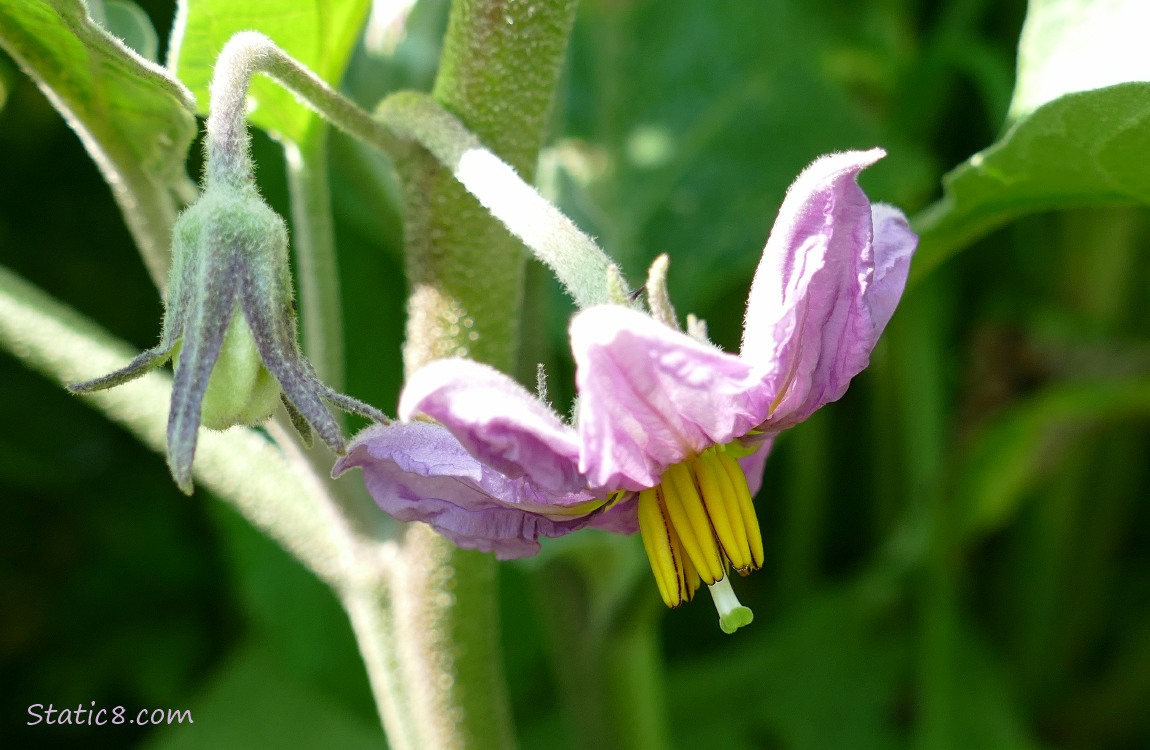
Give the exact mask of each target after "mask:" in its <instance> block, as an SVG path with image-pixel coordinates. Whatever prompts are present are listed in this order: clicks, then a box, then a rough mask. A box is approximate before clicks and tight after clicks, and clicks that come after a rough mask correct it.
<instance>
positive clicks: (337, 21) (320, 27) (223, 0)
mask: <svg viewBox="0 0 1150 750" xmlns="http://www.w3.org/2000/svg"><path fill="white" fill-rule="evenodd" d="M367 7H368V2H367V0H329V1H328V2H322V3H299V2H294V1H293V0H258V1H255V2H244V3H234V2H230V0H180V2H179V12H178V13H177V21H176V25H175V26H174V27H173V30H172V39H171V45H172V49H171V50H169V53H168V54H169V58H168V67H169V68H170V69H171V70H172V71H173V72H174V73H176V75H177V76H179V78H180V80H181V81H183V82H184V84H185V85H186V86H187V87H188V88H189V89H191V90H192V93H193V94H195V97H196V104H197V109H198V111H199V113H200V114H201V115H207V113H208V83H209V82H210V81H211V78H212V68H213V65H214V64H215V60H216V55H218V54H219V53H220V50H221V49H222V48H223V46H224V44H225V43H226V42H227V41H228V39H230V38H231V36H232V34H235V33H237V32H240V31H248V30H251V29H258V30H259V31H261V32H263V33H264V34H266V35H267V36H269V37H270V38H271V40H272V41H273V42H275V43H276V44H277V45H278V46H279V47H280V48H281V49H283V50H284V51H286V52H287V53H288V54H289V55H291V56H292V57H294V58H295V59H296V60H299V61H300V62H301V63H303V64H304V65H306V66H308V67H309V68H310V69H311V70H312V71H314V72H315V74H316V75H318V76H319V77H320V78H322V79H324V80H325V81H329V82H333V81H334V82H336V83H338V82H339V80H340V79H341V78H342V76H343V72H344V69H345V67H346V65H347V60H348V57H349V56H350V55H351V51H352V49H353V48H354V46H355V43H356V39H357V38H358V36H359V30H360V28H361V26H362V24H363V17H364V14H365V13H366V12H367ZM260 79H262V76H260V77H259V78H257V79H256V81H254V82H253V84H252V88H251V94H250V96H251V98H252V100H253V104H254V106H253V108H252V111H251V115H250V118H249V120H250V122H251V123H252V124H253V125H256V126H257V127H261V128H264V129H265V130H267V131H269V132H271V133H273V134H275V135H276V136H277V137H280V138H284V139H286V140H289V141H293V142H295V143H297V144H298V143H300V142H302V141H304V140H306V139H307V136H308V131H309V129H310V128H312V127H313V126H314V124H315V122H317V118H316V116H315V114H314V113H313V112H312V111H311V110H310V109H308V108H307V107H306V106H305V105H303V104H301V103H300V102H298V101H296V98H295V96H294V95H293V94H292V93H291V92H290V91H287V90H285V89H284V88H283V87H281V86H278V85H276V84H274V83H272V82H271V81H268V80H260Z"/></svg>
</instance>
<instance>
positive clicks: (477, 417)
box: [399, 359, 586, 492]
mask: <svg viewBox="0 0 1150 750" xmlns="http://www.w3.org/2000/svg"><path fill="white" fill-rule="evenodd" d="M417 414H426V415H427V416H429V417H431V418H432V419H435V420H437V421H438V422H440V423H441V424H442V425H443V426H444V427H446V428H447V429H448V430H450V431H451V433H452V434H453V435H455V437H456V438H457V439H458V440H459V442H460V443H462V444H463V447H465V448H466V449H467V451H468V452H469V453H471V455H473V456H475V457H476V458H478V459H479V460H480V461H482V462H483V463H485V464H487V465H488V466H491V467H493V468H494V469H496V470H498V471H500V472H502V473H503V474H505V475H506V476H508V477H510V478H512V479H517V478H519V477H524V476H525V477H528V478H529V479H531V481H532V482H534V483H535V484H537V485H539V486H540V487H545V488H547V489H549V490H552V491H555V492H574V491H577V490H581V489H583V488H584V487H586V483H585V482H584V481H583V477H582V475H581V474H580V472H579V467H578V461H579V442H578V436H577V435H576V434H575V431H574V430H572V429H571V428H570V427H568V426H567V425H566V424H564V423H563V421H562V420H561V419H559V417H558V416H557V415H556V414H555V413H554V412H553V411H551V410H550V409H549V408H547V406H545V405H544V404H543V403H541V402H540V401H539V400H538V399H537V398H535V397H534V396H533V395H531V394H530V393H529V392H528V391H527V390H526V389H525V388H523V386H521V385H519V384H518V383H516V382H515V381H514V380H512V379H511V378H509V377H507V376H506V375H504V374H503V373H501V372H499V371H498V370H496V369H494V368H492V367H488V366H487V365H482V364H479V363H478V362H472V361H471V360H466V359H443V360H438V361H435V362H432V363H431V364H429V365H427V366H426V367H423V368H422V369H420V370H418V371H417V372H416V373H415V374H414V375H413V376H412V377H411V379H410V380H409V381H408V383H407V386H406V387H405V388H404V389H403V395H402V396H400V399H399V416H400V418H401V419H411V418H412V417H414V416H416V415H417Z"/></svg>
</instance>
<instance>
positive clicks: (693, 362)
mask: <svg viewBox="0 0 1150 750" xmlns="http://www.w3.org/2000/svg"><path fill="white" fill-rule="evenodd" d="M571 348H572V351H573V352H574V354H575V362H576V364H577V365H578V369H577V371H576V375H575V379H576V385H577V386H578V389H579V435H580V437H581V438H582V452H581V454H580V460H579V467H580V469H581V470H582V471H583V473H584V475H585V476H586V477H587V481H588V483H589V485H590V486H591V487H592V488H598V489H604V490H616V489H628V490H640V489H644V488H646V487H651V486H654V485H655V484H658V482H659V479H660V478H661V477H662V474H663V472H664V471H665V470H666V469H667V467H669V466H671V465H672V464H676V463H678V462H679V461H682V460H683V459H685V458H687V457H689V456H692V455H694V454H697V453H699V452H700V451H702V450H703V449H705V448H708V447H710V446H712V445H715V444H716V443H726V442H729V441H730V440H732V439H733V438H735V437H738V436H740V435H743V434H744V433H746V432H747V431H748V430H750V429H751V428H753V427H754V426H755V425H757V424H759V423H760V422H762V421H763V419H765V418H766V416H767V410H768V408H769V405H770V396H771V394H770V393H767V392H764V390H763V388H762V387H761V385H760V378H759V376H758V374H756V373H754V372H752V369H751V367H750V366H749V365H747V364H746V363H745V362H743V361H742V360H741V359H739V358H738V357H736V356H734V355H731V354H727V353H725V352H722V351H720V350H718V349H716V348H715V347H713V346H709V345H707V344H704V343H701V342H699V341H696V340H695V339H692V338H690V337H689V336H686V335H684V334H682V333H679V332H678V331H674V330H671V329H670V328H668V327H667V326H665V325H663V324H661V323H658V322H657V321H655V320H653V319H651V318H650V317H648V316H646V315H643V314H642V313H639V312H636V311H634V310H629V309H627V308H624V307H618V306H613V305H604V306H601V307H593V308H590V309H588V310H584V311H583V312H581V313H579V314H578V315H577V316H576V317H575V320H574V321H573V322H572V324H571Z"/></svg>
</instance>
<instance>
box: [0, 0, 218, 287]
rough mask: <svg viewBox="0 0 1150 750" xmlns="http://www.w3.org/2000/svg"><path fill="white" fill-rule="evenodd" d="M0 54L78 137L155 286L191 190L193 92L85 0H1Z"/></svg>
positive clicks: (163, 273)
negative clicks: (106, 26)
mask: <svg viewBox="0 0 1150 750" xmlns="http://www.w3.org/2000/svg"><path fill="white" fill-rule="evenodd" d="M0 46H3V47H4V49H6V50H7V51H8V52H9V53H10V54H11V55H12V56H13V57H14V58H16V60H17V61H18V62H19V63H20V65H21V67H23V68H24V70H25V71H27V73H28V74H29V75H30V76H32V78H33V79H35V81H36V83H37V85H39V86H40V89H41V90H42V91H43V92H44V93H45V94H46V95H47V97H48V98H49V100H51V102H52V104H53V106H55V107H56V109H58V110H59V111H60V113H61V114H63V115H64V118H65V119H66V120H67V121H68V124H69V125H70V126H71V127H72V129H73V130H75V131H76V134H77V135H79V136H80V140H81V141H83V143H84V147H85V148H86V149H87V150H88V153H89V154H90V155H91V157H92V159H93V160H94V161H95V162H96V164H97V165H98V166H99V167H100V171H101V172H102V173H103V175H104V179H105V180H107V182H108V184H109V185H110V186H111V188H112V193H113V194H114V195H115V197H116V201H117V203H119V205H120V209H121V210H122V211H123V212H124V216H125V218H126V220H127V223H128V226H129V228H130V229H131V230H132V234H133V236H134V238H135V240H136V243H137V244H138V245H139V246H140V249H141V251H142V252H143V253H144V258H145V260H146V261H147V262H148V263H149V270H150V271H151V272H152V276H153V278H154V279H157V280H161V279H163V278H165V277H166V276H167V273H166V268H167V262H168V238H169V236H170V232H171V225H172V222H173V221H174V220H175V215H176V212H177V210H178V209H179V207H180V201H179V200H178V199H177V198H176V197H175V195H177V194H178V193H180V192H181V191H184V190H186V186H187V176H186V175H185V173H184V160H185V158H186V156H187V151H188V147H189V145H190V144H191V142H192V139H193V138H194V137H195V133H196V122H195V117H194V103H193V101H192V98H191V95H190V94H189V93H188V91H187V90H186V89H185V88H184V87H183V86H182V85H180V83H179V82H178V81H176V80H175V79H174V78H172V77H171V76H170V75H168V73H167V72H166V71H164V70H163V69H162V68H159V67H157V66H155V65H153V64H151V63H150V62H148V61H147V60H145V59H144V58H142V57H140V56H139V55H137V54H135V53H134V52H132V51H131V50H129V49H128V48H127V47H125V46H124V45H123V44H122V43H120V42H119V41H117V40H116V39H114V38H112V37H111V36H109V35H108V34H107V33H106V32H104V30H103V29H101V28H100V27H98V26H97V25H96V24H95V23H93V22H92V19H91V18H90V17H89V16H88V13H87V11H86V10H85V8H84V5H83V3H82V2H80V0H47V1H46V2H26V1H25V0H3V1H2V2H0Z"/></svg>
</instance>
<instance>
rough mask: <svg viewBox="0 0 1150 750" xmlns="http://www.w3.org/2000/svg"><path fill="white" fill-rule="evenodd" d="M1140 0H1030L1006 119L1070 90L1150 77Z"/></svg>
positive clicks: (1149, 16) (1145, 11)
mask: <svg viewBox="0 0 1150 750" xmlns="http://www.w3.org/2000/svg"><path fill="white" fill-rule="evenodd" d="M1147 28H1150V4H1147V3H1146V2H1145V0H1030V4H1029V6H1028V8H1027V13H1026V24H1025V25H1024V26H1023V28H1022V39H1021V40H1020V42H1019V47H1018V82H1017V84H1016V85H1015V89H1014V99H1013V101H1012V102H1011V104H1010V120H1011V121H1014V120H1017V119H1019V118H1021V117H1025V116H1026V115H1028V114H1030V113H1031V112H1033V111H1034V110H1036V109H1038V108H1039V107H1041V106H1042V105H1043V104H1046V103H1047V102H1052V101H1054V100H1055V99H1057V98H1058V97H1060V96H1063V95H1064V94H1069V93H1072V92H1075V91H1089V90H1091V89H1100V88H1105V87H1107V86H1113V85H1115V84H1118V83H1126V82H1127V81H1150V55H1147V54H1146V30H1147Z"/></svg>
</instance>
